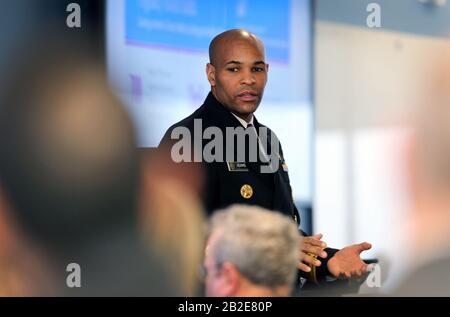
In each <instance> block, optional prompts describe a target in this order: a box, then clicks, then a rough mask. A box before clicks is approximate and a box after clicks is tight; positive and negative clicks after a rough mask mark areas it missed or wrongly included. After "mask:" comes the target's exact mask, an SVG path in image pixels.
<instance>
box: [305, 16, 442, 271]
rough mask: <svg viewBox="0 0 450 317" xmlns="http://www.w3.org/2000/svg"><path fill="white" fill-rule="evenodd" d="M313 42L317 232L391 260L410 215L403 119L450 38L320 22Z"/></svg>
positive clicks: (335, 242) (333, 243) (397, 251)
mask: <svg viewBox="0 0 450 317" xmlns="http://www.w3.org/2000/svg"><path fill="white" fill-rule="evenodd" d="M315 45H316V46H315V51H316V53H315V54H316V55H315V62H316V70H315V79H316V81H315V105H316V122H315V124H316V131H315V132H316V137H315V194H314V204H315V213H314V230H315V232H321V233H324V240H325V241H327V242H328V244H329V245H331V246H336V247H342V246H345V245H348V244H352V243H357V242H362V241H369V242H371V243H373V250H372V251H370V252H369V253H368V254H367V255H366V256H365V257H366V258H367V257H379V258H382V259H387V260H388V262H394V260H395V258H396V257H397V258H398V256H400V252H401V251H402V245H401V242H400V241H401V228H402V226H401V225H402V218H403V217H404V216H405V215H407V212H408V196H407V194H408V193H407V190H406V185H407V184H406V182H405V173H404V172H405V170H404V169H405V164H404V161H403V160H404V157H403V155H404V146H405V139H406V138H407V136H408V133H409V132H410V130H409V126H408V119H409V116H410V115H411V114H412V112H413V110H414V108H415V107H416V106H417V105H418V103H419V101H420V100H421V99H420V98H421V97H423V96H422V95H421V91H422V88H423V87H424V85H426V83H427V76H426V72H425V68H426V66H427V64H428V61H429V60H430V58H433V56H436V54H450V41H448V40H444V39H442V38H432V37H424V36H417V35H413V34H407V33H398V32H390V31H386V30H381V31H380V30H377V31H373V30H371V29H368V28H365V27H357V26H350V25H344V24H338V23H332V22H324V21H317V22H316V44H315ZM394 255H397V256H396V257H394Z"/></svg>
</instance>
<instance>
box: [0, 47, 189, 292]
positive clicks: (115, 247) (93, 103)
mask: <svg viewBox="0 0 450 317" xmlns="http://www.w3.org/2000/svg"><path fill="white" fill-rule="evenodd" d="M52 43H59V45H57V46H55V45H52ZM33 47H37V46H33ZM83 52H85V51H84V50H83V48H82V47H80V46H77V45H74V44H73V43H72V44H67V43H60V41H49V42H47V46H46V47H45V51H40V52H34V53H33V56H31V55H28V54H27V56H25V55H23V56H20V59H19V60H17V61H16V62H17V64H16V65H20V70H16V71H15V72H14V73H11V74H6V75H8V76H10V77H11V78H10V80H9V83H8V87H6V89H4V90H2V93H1V94H0V97H1V98H0V100H1V101H0V153H1V154H0V185H1V188H0V189H1V192H0V227H1V229H5V230H2V233H1V235H2V237H1V238H2V240H1V243H0V265H4V262H5V258H6V257H4V256H2V255H4V254H9V255H11V254H14V256H13V257H11V259H17V263H21V265H13V264H9V265H6V264H5V267H0V281H1V280H2V276H3V277H5V276H9V277H10V279H12V280H14V281H12V282H11V283H10V284H11V285H12V286H11V288H10V289H9V290H8V289H6V290H5V291H4V292H3V293H4V294H5V295H19V296H20V295H69V296H70V295H82V296H90V295H94V296H97V295H101V296H103V295H106V296H115V295H124V296H133V295H139V296H164V295H181V294H182V293H181V291H179V289H178V288H177V287H176V286H175V282H176V281H174V277H173V276H172V275H171V274H170V272H169V271H168V269H167V268H166V265H165V263H164V260H162V259H161V258H159V257H158V256H157V254H156V253H155V252H153V251H152V249H151V246H150V245H149V244H148V243H146V241H145V240H144V239H143V237H142V235H141V231H140V229H141V228H140V227H139V225H138V220H139V219H140V218H139V213H138V211H139V210H138V208H139V194H140V186H141V165H140V161H139V157H138V155H137V151H136V142H135V135H134V128H133V126H132V124H131V122H130V120H129V118H128V116H127V115H126V113H125V111H124V109H123V108H122V106H121V104H120V103H119V101H118V100H117V99H116V98H115V97H114V96H113V94H112V93H111V92H110V91H109V89H108V86H107V83H106V80H105V78H104V74H105V72H104V70H103V69H102V68H100V67H99V66H98V62H97V61H95V60H91V59H90V57H89V56H87V55H84V54H83ZM19 250H22V251H19ZM31 250H33V253H31ZM24 255H27V256H28V257H31V258H32V259H33V261H35V262H36V263H34V262H33V261H31V260H30V261H27V262H24V259H25V258H24V257H23V256H24ZM70 263H77V264H79V265H80V268H81V288H69V287H68V286H67V285H66V278H67V276H68V275H69V274H70V272H66V267H67V265H68V264H70ZM28 271H30V272H31V273H29V275H31V276H33V277H34V279H37V280H38V279H42V280H43V281H45V282H43V283H37V282H36V283H34V282H33V279H28V278H26V277H25V276H26V274H28ZM14 284H17V285H14ZM0 291H1V287H0ZM0 294H1V293H0Z"/></svg>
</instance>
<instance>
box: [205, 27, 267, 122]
mask: <svg viewBox="0 0 450 317" xmlns="http://www.w3.org/2000/svg"><path fill="white" fill-rule="evenodd" d="M265 59H266V58H265V52H264V44H263V42H262V41H261V40H260V39H259V38H258V37H257V36H256V35H254V34H252V33H250V32H248V31H246V30H241V29H234V30H229V31H226V32H223V33H221V34H219V35H217V36H216V37H215V38H214V39H213V40H212V42H211V44H210V46H209V60H210V62H209V63H208V65H207V66H206V75H207V76H208V81H209V83H210V84H211V92H212V94H213V95H214V97H215V98H216V99H217V100H218V101H219V102H220V103H221V104H222V105H223V106H224V107H225V108H227V109H228V110H230V111H231V112H232V113H234V114H235V115H236V116H238V117H240V118H242V119H244V120H245V121H247V122H250V120H251V118H252V116H253V113H254V112H255V111H256V109H257V108H258V106H259V104H260V102H261V100H262V97H263V93H264V88H265V86H266V82H267V72H268V70H269V65H267V64H266V61H265Z"/></svg>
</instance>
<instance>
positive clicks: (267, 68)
mask: <svg viewBox="0 0 450 317" xmlns="http://www.w3.org/2000/svg"><path fill="white" fill-rule="evenodd" d="M268 72H269V64H266V73H268Z"/></svg>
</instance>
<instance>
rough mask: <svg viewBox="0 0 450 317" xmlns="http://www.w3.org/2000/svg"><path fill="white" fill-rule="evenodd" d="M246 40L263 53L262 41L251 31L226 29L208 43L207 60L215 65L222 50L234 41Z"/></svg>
mask: <svg viewBox="0 0 450 317" xmlns="http://www.w3.org/2000/svg"><path fill="white" fill-rule="evenodd" d="M241 41H242V42H247V43H249V44H253V45H254V46H256V47H257V48H258V49H259V50H261V52H262V53H263V55H265V54H264V44H263V42H262V41H261V40H260V39H259V38H258V37H257V36H256V35H255V34H253V33H251V32H249V31H246V30H243V29H233V30H228V31H225V32H223V33H220V34H219V35H217V36H216V37H215V38H214V39H213V40H212V41H211V44H210V45H209V62H210V63H211V64H212V65H214V66H216V65H217V63H218V62H219V61H220V59H221V56H222V55H223V52H224V51H225V50H226V49H227V48H228V47H230V46H232V45H233V44H234V43H236V42H241Z"/></svg>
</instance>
